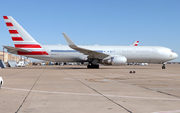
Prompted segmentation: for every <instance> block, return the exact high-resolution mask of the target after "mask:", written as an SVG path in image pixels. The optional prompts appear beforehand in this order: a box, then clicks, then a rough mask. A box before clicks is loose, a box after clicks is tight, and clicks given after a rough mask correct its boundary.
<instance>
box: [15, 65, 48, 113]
mask: <svg viewBox="0 0 180 113" xmlns="http://www.w3.org/2000/svg"><path fill="white" fill-rule="evenodd" d="M45 68H46V67H44V68H43V70H42V71H41V73H40V75H39V76H38V78H37V79H36V81H35V82H34V84H33V85H32V87H31V89H30V90H29V92H28V94H27V95H26V97H25V98H24V100H23V102H22V103H21V105H20V106H19V108H18V109H17V111H16V112H15V113H18V112H19V110H20V109H21V107H22V105H23V104H24V102H25V101H26V99H27V97H28V96H29V94H30V93H31V91H32V89H33V88H34V86H35V85H36V83H37V81H38V80H39V78H40V77H41V75H42V73H43V72H44V70H45Z"/></svg>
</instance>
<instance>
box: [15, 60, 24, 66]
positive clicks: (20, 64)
mask: <svg viewBox="0 0 180 113" xmlns="http://www.w3.org/2000/svg"><path fill="white" fill-rule="evenodd" d="M17 67H25V63H24V61H19V62H18V64H17Z"/></svg>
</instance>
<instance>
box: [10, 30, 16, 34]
mask: <svg viewBox="0 0 180 113" xmlns="http://www.w3.org/2000/svg"><path fill="white" fill-rule="evenodd" d="M9 33H10V34H11V33H12V34H18V32H17V30H9Z"/></svg>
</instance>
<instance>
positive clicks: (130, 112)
mask: <svg viewBox="0 0 180 113" xmlns="http://www.w3.org/2000/svg"><path fill="white" fill-rule="evenodd" d="M63 72H64V71H63ZM64 73H65V74H67V75H69V76H70V77H72V78H73V79H75V80H76V81H78V82H79V83H81V84H83V85H84V86H86V87H88V88H90V89H91V90H93V91H95V92H96V93H98V94H99V95H101V96H103V97H105V98H106V99H107V100H109V101H111V102H112V103H114V104H116V105H118V106H119V107H121V108H123V109H124V110H126V111H127V112H129V113H132V111H130V110H128V109H127V108H125V107H124V106H122V105H121V104H119V103H117V102H115V101H113V100H112V99H110V98H108V97H107V96H105V95H103V94H102V93H100V92H99V91H97V90H96V89H94V88H92V87H90V86H89V85H87V84H85V83H84V82H82V81H80V80H78V79H77V78H75V77H73V76H71V75H70V74H68V73H66V72H64Z"/></svg>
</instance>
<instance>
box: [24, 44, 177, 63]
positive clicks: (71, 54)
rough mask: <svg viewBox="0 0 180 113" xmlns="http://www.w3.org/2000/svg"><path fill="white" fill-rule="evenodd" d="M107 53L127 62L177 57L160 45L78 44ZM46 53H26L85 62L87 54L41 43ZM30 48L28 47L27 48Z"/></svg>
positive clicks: (65, 46)
mask: <svg viewBox="0 0 180 113" xmlns="http://www.w3.org/2000/svg"><path fill="white" fill-rule="evenodd" d="M79 47H82V48H85V49H89V50H93V51H97V52H101V53H105V54H108V55H122V56H125V57H126V58H127V63H131V62H136V63H142V62H147V63H154V62H167V61H170V60H173V59H175V58H176V57H177V54H176V53H174V52H173V51H172V50H171V49H169V48H166V47H160V46H94V45H93V46H79ZM42 48H43V50H45V51H46V52H47V53H48V55H26V56H27V57H32V58H37V59H42V60H47V61H55V62H86V61H87V57H88V56H87V55H84V54H83V53H80V52H79V51H76V50H73V49H71V48H70V47H69V46H67V45H42ZM28 50H30V49H28Z"/></svg>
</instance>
